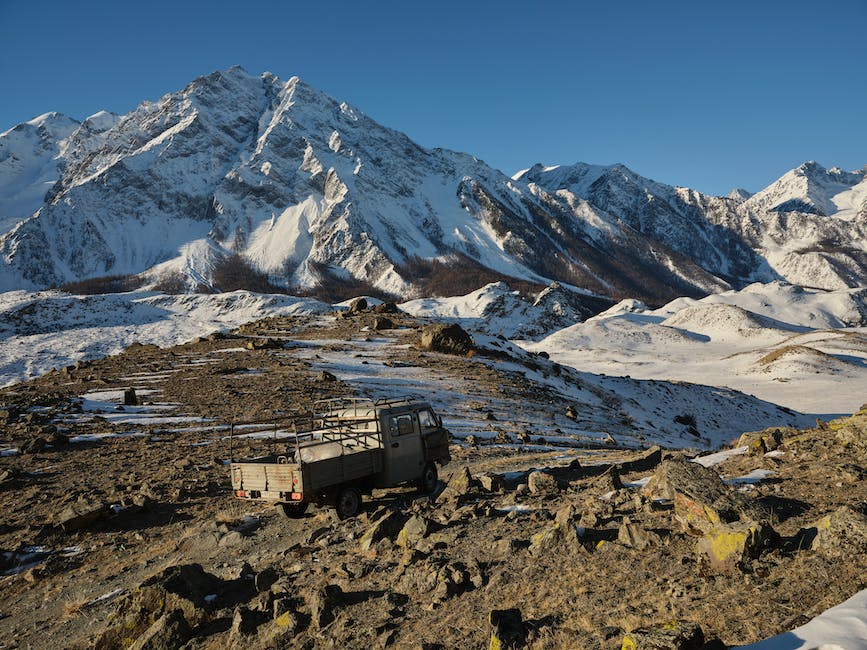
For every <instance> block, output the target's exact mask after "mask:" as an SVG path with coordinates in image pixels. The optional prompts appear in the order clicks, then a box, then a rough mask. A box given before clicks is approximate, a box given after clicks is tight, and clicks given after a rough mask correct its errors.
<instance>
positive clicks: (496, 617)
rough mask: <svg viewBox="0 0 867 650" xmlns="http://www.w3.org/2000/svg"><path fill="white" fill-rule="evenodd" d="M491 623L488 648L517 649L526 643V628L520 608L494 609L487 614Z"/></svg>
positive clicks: (495, 649) (494, 649) (499, 649)
mask: <svg viewBox="0 0 867 650" xmlns="http://www.w3.org/2000/svg"><path fill="white" fill-rule="evenodd" d="M488 623H489V624H490V625H491V639H490V643H489V644H488V649H489V650H517V649H518V648H523V647H524V646H525V645H526V643H527V628H526V626H525V625H524V621H523V617H522V616H521V610H519V609H516V608H512V609H495V610H492V611H491V612H490V614H488Z"/></svg>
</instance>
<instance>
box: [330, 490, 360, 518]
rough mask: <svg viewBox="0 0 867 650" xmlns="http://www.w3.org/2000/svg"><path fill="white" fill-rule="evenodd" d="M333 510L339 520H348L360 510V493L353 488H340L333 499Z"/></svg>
mask: <svg viewBox="0 0 867 650" xmlns="http://www.w3.org/2000/svg"><path fill="white" fill-rule="evenodd" d="M334 509H335V510H336V511H337V516H338V518H340V519H349V518H350V517H354V516H355V515H357V514H358V511H359V510H361V492H359V491H358V490H356V489H355V488H354V487H342V488H340V489H339V490H338V491H337V496H336V497H335V499H334Z"/></svg>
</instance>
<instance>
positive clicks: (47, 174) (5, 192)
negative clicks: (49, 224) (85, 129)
mask: <svg viewBox="0 0 867 650" xmlns="http://www.w3.org/2000/svg"><path fill="white" fill-rule="evenodd" d="M78 127H79V123H78V122H76V121H75V120H73V119H70V118H68V117H66V116H65V115H61V114H59V113H46V114H45V115H40V116H39V117H36V118H33V119H32V120H30V121H29V122H24V123H23V124H19V125H18V126H16V127H14V128H12V129H9V130H8V131H5V132H4V133H0V232H5V231H6V230H8V229H9V228H10V227H11V226H12V225H14V224H15V222H17V221H19V220H20V219H23V218H24V217H27V216H30V215H31V214H32V213H33V212H35V211H36V210H38V209H39V208H40V207H41V206H42V203H43V202H44V201H45V194H46V193H47V192H48V190H50V189H51V187H52V186H53V185H54V183H55V182H57V179H58V178H60V165H61V162H62V161H61V159H60V148H61V142H63V141H64V140H65V139H66V138H68V137H69V136H70V135H71V134H72V132H73V131H75V129H77V128H78Z"/></svg>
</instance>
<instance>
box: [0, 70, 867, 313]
mask: <svg viewBox="0 0 867 650" xmlns="http://www.w3.org/2000/svg"><path fill="white" fill-rule="evenodd" d="M43 117H44V116H43ZM67 119H68V118H67ZM77 124H78V123H77ZM19 126H20V125H19ZM17 128H18V127H13V129H10V130H9V131H7V132H5V133H4V134H3V135H2V136H0V172H2V175H3V177H7V178H12V177H11V176H10V175H9V172H8V167H9V166H8V165H7V164H6V163H7V162H8V160H9V158H10V157H9V156H8V155H7V156H4V155H3V154H4V150H5V149H9V143H8V142H7V140H8V139H9V138H8V135H9V134H10V133H12V132H13V131H14V130H15V129H17ZM52 146H54V149H51V152H52V156H51V157H50V160H49V161H48V162H46V161H45V155H43V156H42V157H41V158H40V157H39V156H36V155H35V154H34V155H31V156H30V157H31V158H32V161H31V162H33V165H34V166H37V163H39V162H40V161H41V162H42V167H40V169H47V170H48V171H49V172H50V171H52V169H56V173H57V178H56V179H54V182H53V183H51V187H50V189H49V190H48V192H47V195H46V196H45V197H44V200H43V201H42V202H41V204H39V205H38V206H37V207H36V208H34V209H33V211H32V212H30V213H29V214H26V215H24V216H21V215H20V214H12V213H8V214H7V213H3V212H0V225H2V226H3V227H2V229H0V289H3V290H8V289H17V288H26V289H34V288H42V287H47V286H56V285H60V284H63V283H65V282H70V281H76V280H82V279H86V278H94V277H99V276H104V275H117V274H142V275H143V276H144V277H145V279H146V281H149V282H151V283H154V282H156V281H157V280H158V279H159V278H160V277H164V276H166V275H171V274H176V275H180V276H182V277H183V278H184V279H185V282H186V285H187V287H188V288H189V289H192V288H195V287H196V286H198V285H206V286H210V287H212V288H214V289H219V287H216V286H214V284H213V276H214V270H215V268H216V267H219V265H220V264H222V263H224V262H225V261H226V260H228V259H235V258H234V257H233V256H234V255H235V254H238V255H240V258H241V259H242V260H244V261H245V262H246V263H248V264H249V265H250V266H251V267H253V268H254V269H255V270H256V271H257V272H260V273H262V274H264V275H266V276H267V277H268V278H269V279H270V281H271V282H272V283H274V284H277V285H282V286H285V287H287V288H301V289H313V288H315V287H316V286H317V284H319V283H321V282H322V281H323V277H324V276H323V273H324V274H325V275H327V276H331V277H333V278H335V279H336V280H337V281H349V280H353V281H363V282H366V283H368V284H369V285H371V286H372V287H374V288H376V289H378V290H381V291H384V292H387V293H391V294H395V295H400V296H402V297H407V298H409V297H415V294H416V293H418V291H419V285H418V282H417V278H413V277H408V276H407V274H406V272H405V269H406V268H408V266H409V265H411V262H412V260H413V259H417V258H420V259H426V260H439V261H447V262H449V263H451V264H455V265H457V268H456V270H455V272H456V273H460V272H462V271H461V269H463V272H464V273H465V274H466V273H476V272H477V271H478V269H479V268H481V269H488V270H489V271H490V273H491V274H492V275H490V276H485V277H480V278H479V286H481V285H482V284H485V281H487V280H492V279H499V278H501V277H506V278H509V277H511V278H518V279H520V280H524V281H530V282H533V283H535V284H537V285H539V286H543V285H545V284H548V283H550V282H551V281H560V282H562V283H564V284H566V285H570V286H573V287H580V288H583V289H586V290H588V291H590V292H592V293H596V294H600V295H603V296H607V297H610V298H612V299H620V298H623V297H627V296H632V297H636V298H639V299H642V300H646V301H650V302H655V303H661V302H663V301H665V300H669V299H671V298H673V297H676V296H677V295H692V296H700V295H706V294H707V293H714V292H718V291H725V290H728V289H731V288H732V287H738V286H745V285H746V284H748V283H750V282H754V281H771V280H774V279H780V278H784V279H787V280H789V281H793V282H796V283H803V280H804V279H805V276H809V277H810V278H812V279H815V278H816V277H817V276H818V277H819V278H820V279H821V280H822V282H824V283H826V284H827V285H828V287H827V288H839V287H840V286H855V285H857V284H858V283H862V284H863V279H864V278H865V277H867V254H865V252H864V246H863V240H865V239H867V229H865V222H867V214H865V213H867V210H863V209H861V206H860V203H858V205H856V203H857V202H858V201H860V200H861V199H862V198H863V197H862V194H861V189H860V185H859V184H858V183H855V184H854V186H853V187H854V188H855V189H854V190H853V189H852V187H849V186H847V185H845V182H850V181H851V182H854V181H856V180H858V179H859V178H863V173H861V175H860V176H859V175H858V174H859V172H851V173H846V172H840V171H839V170H836V168H833V169H834V170H835V171H833V172H829V171H827V170H825V174H826V176H827V175H830V176H833V178H835V179H838V181H836V182H837V185H834V184H833V183H830V181H829V183H826V184H825V185H821V183H819V184H818V185H817V183H816V182H814V183H813V185H814V186H820V185H821V187H820V190H821V189H822V188H824V189H825V190H827V189H828V187H832V186H833V187H832V189H833V188H834V187H837V186H840V187H843V186H845V187H849V190H846V191H850V190H851V191H852V192H854V194H853V196H851V197H849V198H848V199H846V201H848V203H846V205H845V206H844V208H843V209H845V210H848V212H847V213H846V214H847V215H849V216H850V218H849V219H847V220H845V225H841V223H837V222H834V223H832V224H831V225H828V224H819V222H817V219H818V218H820V215H819V214H814V213H806V212H799V211H795V212H791V211H786V210H783V211H780V210H779V203H775V204H774V206H773V207H776V208H777V210H776V211H771V210H767V209H765V207H764V206H765V204H764V203H762V201H763V200H764V199H763V197H765V196H767V191H766V190H767V189H768V188H766V190H763V192H765V194H762V192H759V193H757V194H756V195H753V196H750V197H748V198H747V197H738V198H722V197H710V196H708V195H704V194H701V193H699V192H695V191H693V190H689V189H687V188H678V187H672V186H667V185H664V184H661V183H656V182H655V181H651V180H649V179H646V178H644V177H642V176H640V175H638V174H636V173H635V172H633V171H632V170H630V169H629V168H627V167H626V166H624V165H620V164H618V165H611V166H600V165H587V164H584V163H579V164H577V165H574V166H571V167H548V168H546V167H542V166H541V165H534V166H533V167H531V168H529V169H527V170H525V171H524V172H520V173H518V174H516V175H515V176H514V177H512V178H509V177H507V176H506V175H504V174H503V173H502V172H499V171H498V170H495V169H493V168H491V167H489V166H488V165H486V164H485V163H484V162H482V161H480V160H479V159H477V158H475V157H473V156H471V155H470V154H465V153H461V152H455V151H449V150H445V149H425V148H424V147H421V146H419V145H418V144H416V143H415V142H413V141H412V140H411V139H410V138H409V137H408V136H406V135H405V134H403V133H400V132H399V131H395V130H393V129H389V128H388V127H384V126H382V125H380V124H378V123H377V122H375V121H374V120H372V119H371V118H369V117H368V116H366V115H364V114H363V113H362V112H361V111H358V110H357V109H355V108H353V107H352V106H350V105H349V104H347V103H346V102H341V101H338V100H336V99H334V98H333V97H331V96H329V95H326V94H325V93H322V92H321V91H319V90H317V89H315V88H313V87H312V86H309V85H307V84H306V83H305V82H303V81H302V80H300V79H299V78H298V77H292V78H290V79H289V80H288V81H286V82H282V81H280V80H279V79H278V78H277V77H276V76H274V75H272V74H270V73H264V74H262V75H260V76H258V77H257V76H254V75H251V74H249V73H247V72H246V71H244V70H243V69H241V68H239V67H237V66H236V67H233V68H230V69H228V70H225V71H217V72H214V73H211V74H209V75H205V76H203V77H200V78H198V79H196V80H194V81H192V82H190V83H189V84H187V86H185V87H184V88H183V89H182V90H180V91H178V92H175V93H168V94H166V95H164V96H163V97H161V98H160V99H159V100H158V101H156V102H143V103H142V104H141V105H140V106H139V107H137V108H136V109H135V110H133V111H132V112H131V113H129V114H127V115H124V116H116V115H112V114H109V113H106V112H100V113H97V114H96V115H94V116H91V117H90V118H87V119H86V120H84V121H83V122H82V123H80V124H78V126H77V127H75V128H74V129H72V131H71V132H70V133H69V134H67V135H65V137H63V138H60V139H58V141H56V142H53V143H52ZM54 151H56V152H57V153H56V154H54V153H53V152H54ZM25 153H31V154H32V152H25ZM18 157H19V158H22V157H24V158H26V157H27V156H25V155H24V154H21V155H19V156H18ZM34 161H35V162H34ZM48 163H50V164H48ZM51 164H53V165H55V167H53V168H52V167H51ZM4 165H5V166H4ZM45 165H48V166H47V167H46V166H45ZM822 170H824V168H822ZM790 173H791V172H790ZM817 173H819V172H818V171H817ZM846 174H848V176H846ZM43 176H44V178H42V179H41V183H42V185H32V184H31V185H27V184H26V183H21V182H19V183H17V184H15V183H11V182H10V183H8V184H7V185H9V186H10V187H8V188H7V190H6V191H5V192H4V191H0V206H3V205H6V204H4V203H3V201H4V200H6V201H7V202H8V200H9V199H8V197H9V196H14V192H15V191H17V192H19V193H20V191H21V188H22V187H23V188H24V189H26V190H27V191H29V192H30V197H31V200H33V196H35V194H34V192H36V189H40V188H44V187H45V186H46V185H48V184H49V183H48V181H49V180H52V179H49V178H48V177H47V176H50V174H47V173H46V174H43ZM819 176H821V173H819ZM830 176H829V177H830ZM784 178H785V177H784ZM840 179H842V180H840ZM13 180H15V179H14V178H13ZM781 180H782V179H781ZM844 181H845V182H844ZM778 182H779V181H778ZM799 182H800V181H799ZM840 183H843V185H840ZM12 186H14V187H12ZM770 187H773V185H772V186H770ZM799 187H800V185H798V183H790V184H789V185H785V184H784V186H781V187H780V188H778V191H776V192H775V193H774V196H777V197H778V198H779V197H786V196H788V195H789V194H792V192H793V191H799V190H798V188H799ZM811 187H812V186H811ZM865 187H867V185H865ZM793 188H794V189H793ZM844 189H845V188H844ZM855 190H857V191H855ZM787 192H788V194H787ZM826 193H827V192H826ZM864 196H867V194H865V195H864ZM811 197H812V198H810V197H808V198H809V199H810V201H811V203H810V204H809V205H814V204H815V205H817V206H822V208H823V210H822V211H825V212H827V211H828V210H827V208H828V205H829V201H830V200H831V198H833V197H831V198H829V197H827V196H824V195H821V192H819V194H817V193H816V191H814V192H813V194H812V195H811ZM789 198H790V199H793V197H789ZM794 198H797V197H794ZM793 200H794V199H793ZM831 204H833V202H831ZM833 205H836V204H833ZM784 207H786V206H785V205H784ZM796 207H798V206H796ZM859 210H860V212H859ZM757 214H758V218H757ZM768 215H771V216H768ZM779 215H784V216H785V220H786V222H789V221H792V222H794V223H795V226H796V228H797V229H798V233H799V236H800V240H801V245H802V249H803V248H804V246H803V244H804V243H805V242H806V243H807V244H808V245H809V246H812V247H813V248H816V250H814V251H809V250H806V251H805V250H788V249H787V250H785V251H783V253H782V254H780V255H778V256H777V257H778V258H779V259H778V258H774V257H772V256H771V255H769V252H770V249H771V248H772V244H774V242H777V244H778V243H779V241H782V240H785V239H786V236H787V232H786V231H787V229H788V226H787V223H783V222H782V221H781V219H780V216H779ZM793 215H794V216H793ZM826 220H827V219H826ZM820 226H821V227H820ZM809 231H812V235H811V238H808V239H805V237H804V234H805V233H807V234H810V233H809ZM848 233H854V234H855V236H854V237H849V236H848ZM834 241H840V242H846V241H854V242H855V243H854V244H852V245H848V247H847V246H846V245H841V246H840V247H837V248H840V249H842V251H841V250H834V246H833V242H834ZM823 242H824V243H823ZM829 242H830V243H829ZM858 242H861V244H859V243H858ZM809 246H808V248H809ZM859 246H860V247H859ZM817 247H818V248H817ZM777 248H778V249H779V248H780V247H779V245H778V246H777ZM777 252H778V251H777ZM811 254H812V256H811ZM802 258H803V259H808V263H806V264H802V263H801V261H802ZM461 259H466V260H470V261H471V262H472V264H473V266H471V267H468V266H466V265H464V266H462V265H461V264H460V262H457V261H456V260H461ZM802 266H803V267H805V268H806V269H807V270H806V271H803V269H802V268H801V267H802ZM471 269H472V270H471Z"/></svg>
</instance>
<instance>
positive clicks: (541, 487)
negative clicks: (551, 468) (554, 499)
mask: <svg viewBox="0 0 867 650" xmlns="http://www.w3.org/2000/svg"><path fill="white" fill-rule="evenodd" d="M527 487H528V488H529V490H530V494H537V495H543V496H544V495H551V494H556V493H557V492H559V491H560V488H559V486H558V485H557V480H556V479H555V478H554V477H553V476H551V475H550V474H548V473H547V472H541V471H535V472H530V475H529V476H528V477H527Z"/></svg>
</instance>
